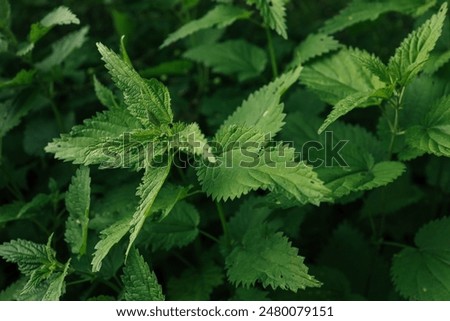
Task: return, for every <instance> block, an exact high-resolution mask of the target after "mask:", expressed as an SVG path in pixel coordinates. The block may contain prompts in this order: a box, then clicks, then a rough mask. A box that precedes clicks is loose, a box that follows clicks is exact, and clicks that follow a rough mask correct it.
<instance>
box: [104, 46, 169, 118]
mask: <svg viewBox="0 0 450 321" xmlns="http://www.w3.org/2000/svg"><path fill="white" fill-rule="evenodd" d="M97 47H98V50H99V52H100V54H101V55H102V59H103V61H105V63H106V65H105V66H106V68H107V69H108V70H109V73H110V74H111V76H112V79H113V81H114V83H115V84H116V86H117V87H118V88H119V89H120V90H121V91H122V93H123V96H124V100H125V104H126V105H127V107H128V109H129V111H130V113H131V114H132V115H134V116H135V117H136V118H137V119H139V120H140V121H141V123H142V125H144V126H146V127H151V126H159V125H161V124H169V123H171V122H172V120H173V114H172V109H171V107H170V95H169V91H168V90H167V88H166V87H165V86H164V85H163V84H162V83H160V82H159V81H157V80H156V79H151V80H148V81H146V80H144V79H143V78H141V76H140V75H139V74H138V73H137V72H136V71H135V70H134V69H133V67H132V66H130V65H129V64H127V63H126V62H125V61H123V60H122V59H120V57H119V56H118V55H117V54H115V53H114V52H113V51H111V50H109V49H108V48H106V47H105V46H104V45H102V44H101V43H98V44H97Z"/></svg>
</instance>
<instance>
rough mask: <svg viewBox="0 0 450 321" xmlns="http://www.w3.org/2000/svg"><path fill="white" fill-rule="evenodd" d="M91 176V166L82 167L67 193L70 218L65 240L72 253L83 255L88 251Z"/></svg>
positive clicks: (67, 223)
mask: <svg viewBox="0 0 450 321" xmlns="http://www.w3.org/2000/svg"><path fill="white" fill-rule="evenodd" d="M90 184H91V178H90V176H89V167H80V168H79V169H78V170H77V172H76V173H75V176H74V177H73V178H72V183H71V184H70V186H69V190H68V191H67V193H66V208H67V211H68V212H69V218H68V219H67V222H66V232H65V234H64V236H65V240H66V241H67V243H68V244H69V245H70V247H71V250H72V253H75V254H80V255H83V254H84V253H85V252H86V245H87V236H88V235H87V234H88V224H89V208H90V203H91V187H90Z"/></svg>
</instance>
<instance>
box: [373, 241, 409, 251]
mask: <svg viewBox="0 0 450 321" xmlns="http://www.w3.org/2000/svg"><path fill="white" fill-rule="evenodd" d="M379 244H381V245H390V246H395V247H401V248H403V249H415V247H413V246H409V245H406V244H402V243H397V242H389V241H381V242H380V243H379Z"/></svg>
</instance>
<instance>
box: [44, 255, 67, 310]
mask: <svg viewBox="0 0 450 321" xmlns="http://www.w3.org/2000/svg"><path fill="white" fill-rule="evenodd" d="M69 266H70V259H69V261H68V262H67V263H66V265H65V266H64V269H63V271H62V272H60V273H57V274H54V275H53V276H52V277H51V278H49V280H48V281H47V282H48V287H46V290H45V293H44V294H43V295H42V298H41V300H42V301H58V300H59V298H60V297H61V295H63V294H64V291H65V282H64V279H65V278H66V276H67V274H68V273H69Z"/></svg>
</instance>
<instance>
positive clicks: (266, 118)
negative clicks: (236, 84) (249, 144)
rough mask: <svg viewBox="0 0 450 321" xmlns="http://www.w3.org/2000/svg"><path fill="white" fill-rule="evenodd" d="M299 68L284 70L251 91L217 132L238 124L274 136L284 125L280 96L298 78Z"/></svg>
mask: <svg viewBox="0 0 450 321" xmlns="http://www.w3.org/2000/svg"><path fill="white" fill-rule="evenodd" d="M301 70H302V68H301V67H297V68H295V69H293V70H291V71H289V72H286V73H285V74H283V75H281V76H280V77H278V78H277V79H275V80H274V81H272V82H271V83H270V84H268V85H266V86H264V87H262V88H260V89H259V90H257V91H256V92H254V93H252V94H251V95H250V96H249V97H248V98H247V99H246V100H244V102H243V103H242V105H241V106H240V107H238V108H237V109H236V111H235V112H234V113H233V114H232V115H231V116H230V117H228V119H227V120H226V121H225V122H224V123H223V125H222V127H221V128H220V129H219V132H220V131H223V130H226V128H227V127H228V126H233V125H238V126H242V127H248V128H252V129H253V130H257V131H259V132H261V133H264V134H269V135H270V136H271V137H273V136H275V134H276V133H277V132H279V131H280V130H281V128H282V126H283V125H284V122H283V119H284V117H285V114H284V113H283V104H282V103H280V100H281V96H282V95H283V94H284V93H285V92H286V90H288V89H289V88H290V87H291V86H292V85H293V84H294V82H295V81H296V80H297V79H298V77H299V76H300V72H301ZM217 135H220V134H219V133H218V134H217ZM217 135H216V136H217Z"/></svg>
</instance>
